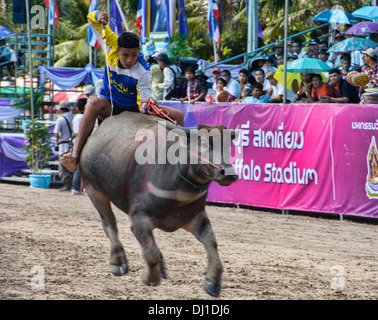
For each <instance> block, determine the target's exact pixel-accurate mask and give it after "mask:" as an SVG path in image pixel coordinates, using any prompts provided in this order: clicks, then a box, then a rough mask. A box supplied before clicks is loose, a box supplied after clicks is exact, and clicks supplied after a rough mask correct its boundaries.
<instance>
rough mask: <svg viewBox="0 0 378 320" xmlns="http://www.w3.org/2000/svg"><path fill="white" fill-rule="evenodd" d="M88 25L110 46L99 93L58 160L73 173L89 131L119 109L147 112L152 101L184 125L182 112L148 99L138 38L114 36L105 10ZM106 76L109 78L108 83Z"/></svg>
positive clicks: (93, 14) (91, 17)
mask: <svg viewBox="0 0 378 320" xmlns="http://www.w3.org/2000/svg"><path fill="white" fill-rule="evenodd" d="M87 19H88V21H89V22H90V24H91V28H95V29H96V30H97V34H100V35H101V34H102V33H104V38H105V42H106V44H107V45H108V46H109V47H110V50H108V53H107V56H106V61H107V66H106V68H105V72H104V77H103V80H104V85H103V87H102V89H101V92H100V96H99V97H94V96H91V97H90V98H89V99H88V103H87V105H86V107H85V113H84V116H83V119H82V121H81V123H80V131H79V133H78V135H77V138H76V143H75V146H74V150H73V152H72V154H71V153H67V154H64V155H63V156H62V159H61V163H62V164H63V165H64V166H65V167H66V168H67V169H68V170H70V171H71V172H75V171H76V169H77V165H78V163H79V161H80V156H81V151H82V150H83V147H84V145H85V143H86V141H87V139H88V137H89V135H90V134H91V133H92V131H93V127H94V125H95V123H96V121H97V119H100V120H101V121H102V120H104V119H106V118H107V117H110V116H111V115H118V114H120V113H122V112H125V111H127V112H136V113H146V114H147V113H148V109H147V106H148V105H149V104H153V105H155V106H156V107H159V108H160V109H163V110H165V111H168V113H169V117H170V118H171V119H173V120H174V121H177V123H178V124H179V125H181V126H183V125H184V114H183V113H182V112H181V111H180V110H176V109H174V108H170V107H166V106H159V105H158V103H157V101H156V100H155V99H153V98H152V76H151V71H150V67H149V65H148V64H147V62H146V60H145V59H144V56H143V54H142V53H141V52H140V39H139V37H138V35H137V34H136V33H133V32H123V33H122V34H121V35H120V36H118V35H116V34H115V33H114V32H113V31H112V30H111V29H110V27H109V25H108V22H109V15H108V13H107V12H100V11H99V10H95V11H92V12H90V13H89V14H88V15H87ZM109 79H111V81H110V83H109Z"/></svg>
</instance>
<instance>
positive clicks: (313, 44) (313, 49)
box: [307, 38, 320, 58]
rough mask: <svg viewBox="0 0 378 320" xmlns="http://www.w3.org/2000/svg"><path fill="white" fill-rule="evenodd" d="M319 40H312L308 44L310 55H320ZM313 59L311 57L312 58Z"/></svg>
mask: <svg viewBox="0 0 378 320" xmlns="http://www.w3.org/2000/svg"><path fill="white" fill-rule="evenodd" d="M319 42H320V41H319V39H318V38H314V39H311V40H310V42H309V43H308V44H307V52H308V53H309V54H311V53H316V54H317V53H318V51H319ZM310 58H311V56H310Z"/></svg>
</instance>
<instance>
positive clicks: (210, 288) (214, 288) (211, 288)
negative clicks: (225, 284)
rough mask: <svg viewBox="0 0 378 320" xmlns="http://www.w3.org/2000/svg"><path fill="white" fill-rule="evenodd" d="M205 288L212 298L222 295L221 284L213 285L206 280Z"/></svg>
mask: <svg viewBox="0 0 378 320" xmlns="http://www.w3.org/2000/svg"><path fill="white" fill-rule="evenodd" d="M203 288H204V289H205V291H206V292H207V293H208V294H209V295H211V296H212V297H216V298H217V297H219V295H220V291H221V286H220V284H219V283H212V282H210V281H208V280H205V283H204V284H203Z"/></svg>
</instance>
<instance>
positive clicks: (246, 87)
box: [234, 69, 252, 102]
mask: <svg viewBox="0 0 378 320" xmlns="http://www.w3.org/2000/svg"><path fill="white" fill-rule="evenodd" d="M248 79H249V72H248V70H247V69H241V70H240V71H239V77H238V81H239V84H240V85H239V86H240V91H239V96H238V97H237V99H235V100H234V102H241V101H242V100H243V99H244V98H245V97H247V96H249V95H250V94H251V91H252V87H251V85H250V83H249V82H248Z"/></svg>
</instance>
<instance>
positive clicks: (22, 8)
mask: <svg viewBox="0 0 378 320" xmlns="http://www.w3.org/2000/svg"><path fill="white" fill-rule="evenodd" d="M29 1H30V0H29ZM29 4H30V2H29ZM12 21H13V23H26V5H25V0H13V15H12Z"/></svg>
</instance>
